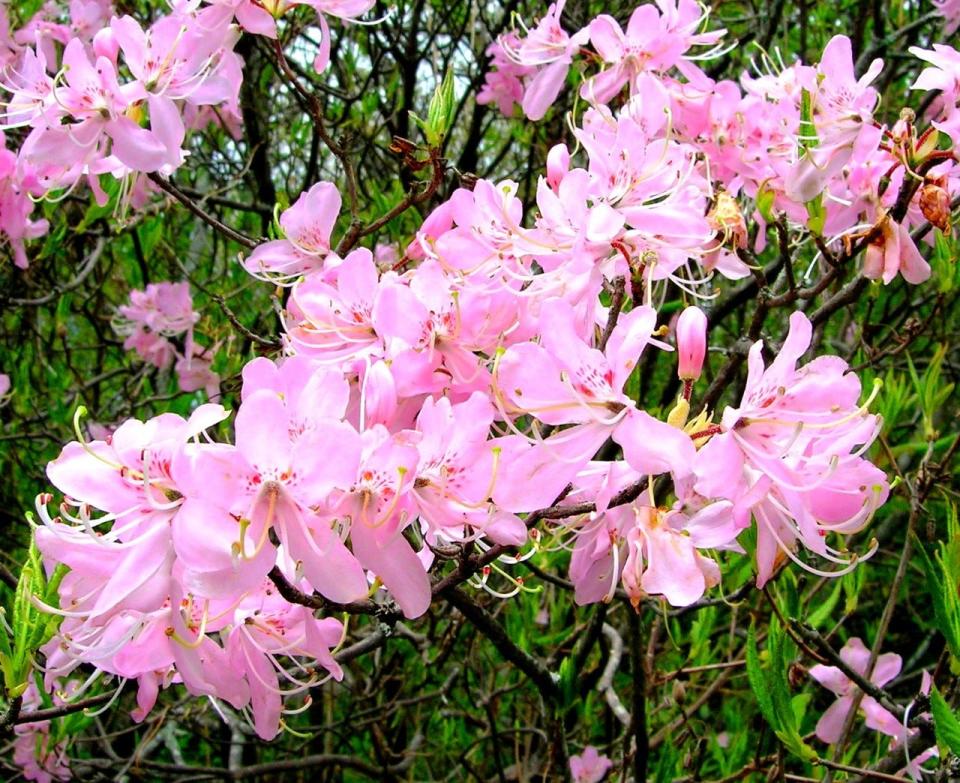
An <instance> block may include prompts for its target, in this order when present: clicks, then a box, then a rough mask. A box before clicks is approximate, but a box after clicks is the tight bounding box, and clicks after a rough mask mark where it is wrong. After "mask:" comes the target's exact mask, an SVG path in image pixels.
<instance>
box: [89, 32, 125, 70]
mask: <svg viewBox="0 0 960 783" xmlns="http://www.w3.org/2000/svg"><path fill="white" fill-rule="evenodd" d="M93 53H94V54H95V55H97V57H106V58H107V59H108V60H109V61H110V62H112V63H113V64H114V65H116V64H117V55H118V54H119V53H120V42H119V41H117V38H116V36H115V35H114V34H113V30H112V29H111V28H109V27H104V28H103V29H102V30H98V31H97V34H96V35H95V36H93Z"/></svg>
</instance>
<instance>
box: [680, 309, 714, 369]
mask: <svg viewBox="0 0 960 783" xmlns="http://www.w3.org/2000/svg"><path fill="white" fill-rule="evenodd" d="M706 353H707V316H706V315H704V314H703V310H701V309H700V308H699V307H688V308H687V309H686V310H684V311H683V312H682V313H680V318H678V319H677V355H678V359H679V367H678V368H677V374H678V375H679V376H680V380H682V381H695V380H696V379H697V378H699V377H700V370H701V369H702V368H703V357H704V356H705V355H706Z"/></svg>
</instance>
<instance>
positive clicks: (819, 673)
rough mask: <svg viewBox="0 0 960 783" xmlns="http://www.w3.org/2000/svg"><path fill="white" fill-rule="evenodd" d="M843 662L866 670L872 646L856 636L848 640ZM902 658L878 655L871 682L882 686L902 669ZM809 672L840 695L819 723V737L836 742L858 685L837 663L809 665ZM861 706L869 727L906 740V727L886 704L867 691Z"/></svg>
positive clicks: (824, 740)
mask: <svg viewBox="0 0 960 783" xmlns="http://www.w3.org/2000/svg"><path fill="white" fill-rule="evenodd" d="M840 657H841V658H842V659H843V662H844V663H845V664H847V666H849V667H850V668H851V669H853V670H854V671H855V672H857V674H860V675H861V676H863V675H866V673H867V664H868V663H869V661H870V650H868V649H867V647H866V646H865V645H864V643H863V642H862V641H860V639H858V638H856V637H854V638H852V639H850V640H849V641H847V643H846V644H845V645H844V646H843V649H842V650H840ZM902 665H903V662H902V661H901V659H900V656H899V655H897V654H896V653H884V654H883V655H880V656H878V657H877V662H876V665H875V666H874V669H873V673H872V674H871V675H870V682H872V683H873V684H874V685H876V686H878V687H881V688H882V687H883V686H884V685H886V684H887V683H888V682H890V681H891V680H892V679H894V678H895V677H896V676H897V675H898V674H899V673H900V668H901V666H902ZM810 676H811V677H813V679H815V680H816V681H817V682H819V683H820V684H821V685H822V686H823V687H824V688H827V689H828V690H830V691H832V692H833V693H834V694H836V696H837V697H838V698H837V700H836V701H835V702H834V703H833V704H831V705H830V707H829V708H828V709H827V711H826V712H825V713H823V716H822V717H821V718H820V720H819V722H818V723H817V737H818V738H819V739H820V740H821V741H822V742H828V743H834V742H836V741H837V740H838V739H840V734H841V732H842V730H843V725H844V722H845V721H846V719H847V715H848V714H849V713H850V708H851V707H852V706H853V700H854V698H855V696H856V694H857V691H858V688H857V686H856V685H855V684H854V683H853V681H852V680H851V679H850V678H849V677H847V675H845V674H844V673H843V672H842V671H841V670H840V669H838V668H837V667H835V666H823V665H822V664H817V665H816V666H812V667H811V668H810ZM860 709H861V710H862V711H863V713H864V715H865V716H866V724H867V728H871V729H874V730H875V731H879V732H881V733H883V734H886V735H887V736H889V737H893V738H894V739H896V740H899V741H901V742H902V741H903V740H904V737H905V729H904V727H903V725H902V724H901V722H900V721H899V720H898V719H897V718H896V717H895V716H894V715H893V714H892V713H891V712H890V711H889V710H887V709H886V708H884V707H882V706H880V704H879V703H878V702H877V701H876V700H875V699H874V698H873V697H871V696H867V695H864V696H863V699H862V700H861V702H860Z"/></svg>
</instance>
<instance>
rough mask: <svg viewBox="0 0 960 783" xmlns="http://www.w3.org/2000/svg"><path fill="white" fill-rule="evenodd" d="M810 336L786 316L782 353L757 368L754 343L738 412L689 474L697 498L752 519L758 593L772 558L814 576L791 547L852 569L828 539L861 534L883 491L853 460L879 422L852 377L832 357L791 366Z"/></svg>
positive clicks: (865, 466)
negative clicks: (725, 503) (722, 502)
mask: <svg viewBox="0 0 960 783" xmlns="http://www.w3.org/2000/svg"><path fill="white" fill-rule="evenodd" d="M812 331H813V328H812V326H811V324H810V321H809V320H808V319H807V317H806V316H805V315H803V313H800V312H796V313H794V314H793V315H792V316H791V317H790V331H789V333H788V335H787V339H786V340H785V341H784V344H783V347H782V348H781V350H780V352H779V354H778V355H777V357H776V358H775V359H774V361H773V362H772V363H771V364H770V366H769V367H766V368H765V367H764V366H763V359H762V356H761V351H762V349H763V344H762V343H760V342H757V343H754V345H753V346H752V347H751V349H750V354H749V358H748V366H749V371H748V374H747V383H746V388H745V390H744V394H743V399H742V400H741V402H740V406H739V407H737V408H730V407H728V408H726V410H725V411H724V412H723V417H722V420H721V424H720V425H719V426H717V427H716V430H717V431H718V433H717V434H713V435H712V437H710V440H709V441H708V442H707V443H706V445H705V446H703V447H702V448H701V449H700V450H699V451H698V452H697V457H696V462H695V465H694V469H693V470H694V474H695V475H696V478H697V480H696V483H695V489H696V492H697V493H699V494H700V495H702V496H703V497H707V498H726V499H728V500H730V501H732V502H733V507H732V513H733V515H734V518H735V519H736V520H737V524H738V525H739V526H741V527H746V525H747V524H748V522H749V518H750V514H751V512H752V514H753V516H754V518H755V519H756V521H757V536H758V543H757V564H758V576H757V583H758V584H759V585H763V584H764V583H765V582H766V580H767V579H768V578H769V577H770V576H771V574H772V573H773V570H774V567H775V565H776V563H777V560H778V557H779V556H780V554H781V553H782V554H785V555H787V556H789V557H790V558H791V559H793V560H795V561H796V562H798V564H800V565H801V566H803V567H804V568H807V569H808V570H814V571H815V572H816V573H821V572H820V571H817V570H816V569H813V568H812V567H811V566H807V565H805V564H803V563H802V562H801V561H799V560H798V559H797V558H796V556H795V555H794V554H793V550H794V548H795V545H796V542H797V541H798V540H799V541H802V542H803V544H804V546H806V547H807V548H808V549H810V550H812V551H813V552H815V553H817V554H818V555H820V556H821V557H823V558H825V559H827V560H829V561H831V562H835V563H838V564H840V565H841V566H843V568H842V569H841V570H840V571H838V572H836V573H837V574H840V573H845V572H846V570H847V569H849V568H852V567H853V566H854V565H855V564H856V562H857V559H856V557H854V558H852V559H850V558H849V557H844V556H843V554H842V552H841V551H839V550H837V549H835V548H833V547H832V546H830V545H829V544H828V543H827V536H828V535H829V534H830V533H838V534H842V535H846V534H849V533H853V532H856V531H858V530H860V529H862V528H863V527H864V526H865V525H866V524H867V522H868V521H869V520H870V518H871V516H872V514H873V512H874V511H875V510H876V509H877V508H878V507H879V506H880V505H881V504H882V503H883V502H884V501H885V500H886V498H887V494H888V492H889V486H888V484H887V481H886V477H885V476H884V474H883V472H882V471H880V470H879V469H877V468H876V467H875V466H874V465H873V464H871V463H870V462H868V461H867V460H866V459H864V458H863V457H862V456H861V455H862V453H863V452H864V451H865V449H866V447H867V446H869V444H870V443H872V442H873V440H874V439H875V438H876V437H877V433H878V432H879V427H880V421H879V419H878V418H877V417H876V416H874V415H872V414H870V413H868V411H867V405H865V404H864V405H860V404H859V397H860V381H859V379H858V378H857V376H856V375H854V374H853V373H850V372H848V367H847V363H846V362H844V361H843V360H842V359H840V358H838V357H835V356H821V357H819V358H817V359H814V360H813V361H812V362H810V363H809V364H807V365H804V366H802V367H797V361H798V359H799V358H800V357H801V356H802V355H803V353H804V352H805V351H806V350H807V348H808V347H809V345H810V339H811V336H812ZM875 393H876V391H875ZM871 399H872V398H871ZM868 402H869V401H868Z"/></svg>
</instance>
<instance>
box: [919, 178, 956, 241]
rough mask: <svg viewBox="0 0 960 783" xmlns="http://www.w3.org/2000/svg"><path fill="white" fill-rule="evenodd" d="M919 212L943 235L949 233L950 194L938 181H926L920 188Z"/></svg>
mask: <svg viewBox="0 0 960 783" xmlns="http://www.w3.org/2000/svg"><path fill="white" fill-rule="evenodd" d="M920 211H921V212H922V213H923V216H924V217H925V218H926V219H927V220H929V221H930V224H931V225H933V226H936V227H937V228H939V229H940V230H941V231H942V232H943V233H944V234H949V233H950V194H949V193H948V192H947V190H946V188H944V187H943V184H942V183H941V182H940V181H937V180H934V181H928V182H924V183H923V187H921V188H920Z"/></svg>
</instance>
